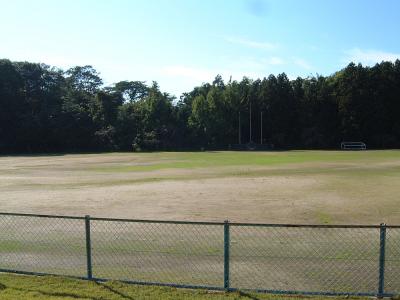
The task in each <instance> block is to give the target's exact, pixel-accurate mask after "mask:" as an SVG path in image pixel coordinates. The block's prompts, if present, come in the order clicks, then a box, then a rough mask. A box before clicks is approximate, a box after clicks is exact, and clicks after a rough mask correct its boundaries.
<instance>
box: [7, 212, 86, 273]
mask: <svg viewBox="0 0 400 300" xmlns="http://www.w3.org/2000/svg"><path fill="white" fill-rule="evenodd" d="M85 249H86V248H85V226H84V221H82V220H75V219H59V218H37V217H31V216H7V215H5V216H4V215H2V216H0V268H1V269H9V270H15V271H27V272H37V273H50V274H59V275H68V276H77V277H82V276H85V275H86V250H85Z"/></svg>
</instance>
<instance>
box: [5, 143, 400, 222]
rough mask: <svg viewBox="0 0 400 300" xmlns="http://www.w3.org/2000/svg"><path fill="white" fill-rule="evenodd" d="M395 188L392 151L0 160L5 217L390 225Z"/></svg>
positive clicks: (397, 207)
mask: <svg viewBox="0 0 400 300" xmlns="http://www.w3.org/2000/svg"><path fill="white" fill-rule="evenodd" d="M399 183H400V151H397V150H393V151H390V150H385V151H359V152H357V151H355V152H343V151H288V152H161V153H106V154H77V155H37V156H2V157H0V193H1V195H2V196H1V199H0V201H1V210H2V211H5V212H26V213H46V214H62V215H79V216H81V215H85V214H90V215H92V216H109V217H128V218H140V219H166V220H210V221H223V220H225V219H229V220H231V221H246V222H249V221H250V222H265V223H307V224H379V223H381V222H386V223H388V224H399V223H400V198H399V197H398V195H399V194H400V184H399Z"/></svg>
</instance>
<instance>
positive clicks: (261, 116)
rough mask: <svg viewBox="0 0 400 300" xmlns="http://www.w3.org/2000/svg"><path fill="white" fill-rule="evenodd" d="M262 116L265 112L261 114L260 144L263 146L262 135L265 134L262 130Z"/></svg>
mask: <svg viewBox="0 0 400 300" xmlns="http://www.w3.org/2000/svg"><path fill="white" fill-rule="evenodd" d="M262 115H263V112H261V138H260V144H261V145H262V142H263V136H262V134H263V132H262V129H263V122H262Z"/></svg>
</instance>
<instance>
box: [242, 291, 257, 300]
mask: <svg viewBox="0 0 400 300" xmlns="http://www.w3.org/2000/svg"><path fill="white" fill-rule="evenodd" d="M238 293H239V296H240V297H244V298H247V299H250V300H260V298H257V297H254V296H253V295H250V294H248V293H245V292H241V291H239V292H238Z"/></svg>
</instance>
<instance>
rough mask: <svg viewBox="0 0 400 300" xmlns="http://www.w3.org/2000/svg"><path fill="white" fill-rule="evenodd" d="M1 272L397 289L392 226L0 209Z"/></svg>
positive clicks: (227, 285) (398, 233)
mask: <svg viewBox="0 0 400 300" xmlns="http://www.w3.org/2000/svg"><path fill="white" fill-rule="evenodd" d="M0 271H4V272H16V273H27V274H54V275H67V276H74V277H79V278H86V279H93V280H108V279H113V280H121V281H126V282H132V283H143V284H159V285H170V286H177V287H193V288H195V287H199V288H201V287H203V288H209V289H225V290H238V289H240V290H247V289H248V290H256V291H265V292H271V293H287V294H294V293H298V294H323V295H371V296H375V295H378V296H392V295H396V294H399V293H400V226H387V225H378V226H343V225H321V226H318V225H276V224H243V223H229V222H224V223H219V222H173V221H144V220H124V219H106V218H90V217H64V216H48V215H30V214H9V213H0Z"/></svg>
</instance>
